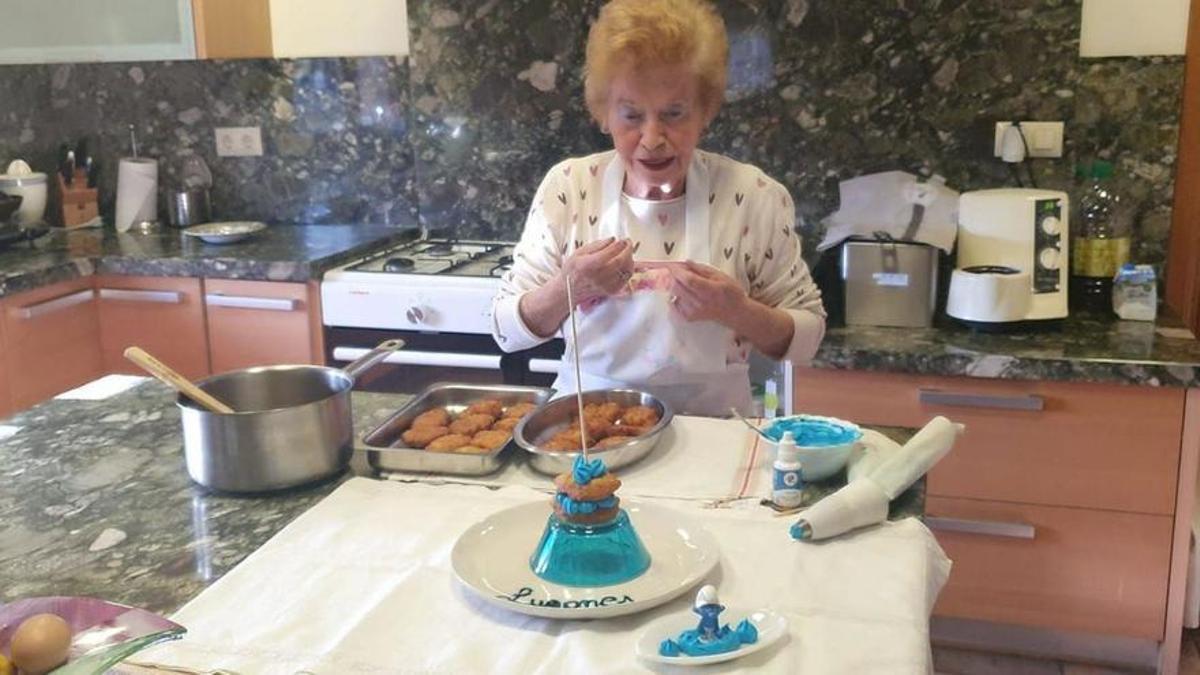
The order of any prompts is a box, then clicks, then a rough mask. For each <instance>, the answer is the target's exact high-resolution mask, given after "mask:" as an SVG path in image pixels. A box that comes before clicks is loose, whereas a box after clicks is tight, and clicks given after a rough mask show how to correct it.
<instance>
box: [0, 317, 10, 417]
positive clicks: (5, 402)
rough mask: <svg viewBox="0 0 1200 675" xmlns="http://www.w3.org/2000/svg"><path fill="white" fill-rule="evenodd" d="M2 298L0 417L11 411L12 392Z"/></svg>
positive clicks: (0, 326)
mask: <svg viewBox="0 0 1200 675" xmlns="http://www.w3.org/2000/svg"><path fill="white" fill-rule="evenodd" d="M3 316H4V299H3V298H0V419H3V418H5V417H8V416H9V415H11V414H12V413H13V404H12V392H10V391H9V389H10V385H9V381H8V380H9V373H8V364H7V363H6V360H7V359H6V358H5V354H6V353H7V352H8V345H7V343H6V342H5V341H4V319H3Z"/></svg>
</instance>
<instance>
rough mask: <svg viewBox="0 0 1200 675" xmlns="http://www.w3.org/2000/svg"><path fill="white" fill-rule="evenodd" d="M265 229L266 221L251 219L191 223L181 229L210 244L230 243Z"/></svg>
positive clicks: (190, 235)
mask: <svg viewBox="0 0 1200 675" xmlns="http://www.w3.org/2000/svg"><path fill="white" fill-rule="evenodd" d="M265 229H267V224H266V223H258V222H253V221H248V220H247V221H230V222H225V223H205V224H203V225H193V226H191V227H189V228H187V229H185V230H184V231H183V233H184V234H186V235H187V236H189V237H198V238H200V239H203V240H204V241H206V242H208V243H210V244H232V243H234V242H237V241H241V240H243V239H245V238H246V237H249V236H250V235H252V234H255V233H257V232H262V231H263V230H265Z"/></svg>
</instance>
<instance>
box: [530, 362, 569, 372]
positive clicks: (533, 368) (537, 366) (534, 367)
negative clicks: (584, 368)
mask: <svg viewBox="0 0 1200 675" xmlns="http://www.w3.org/2000/svg"><path fill="white" fill-rule="evenodd" d="M560 363H562V362H561V361H555V360H553V359H529V371H530V372H533V373H549V374H551V375H553V374H555V373H557V372H558V365H559V364H560Z"/></svg>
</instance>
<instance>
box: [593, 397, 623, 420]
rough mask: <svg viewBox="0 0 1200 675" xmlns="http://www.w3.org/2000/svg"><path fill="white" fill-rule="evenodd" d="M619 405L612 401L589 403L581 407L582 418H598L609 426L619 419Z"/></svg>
mask: <svg viewBox="0 0 1200 675" xmlns="http://www.w3.org/2000/svg"><path fill="white" fill-rule="evenodd" d="M621 412H622V411H621V405H620V404H619V403H616V402H614V401H607V402H605V403H589V404H587V405H585V406H583V415H584V417H599V418H601V419H603V420H605V421H606V422H608V423H609V424H612V423H613V422H616V421H617V420H618V419H620V418H621Z"/></svg>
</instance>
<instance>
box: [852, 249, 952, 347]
mask: <svg viewBox="0 0 1200 675" xmlns="http://www.w3.org/2000/svg"><path fill="white" fill-rule="evenodd" d="M841 263H842V264H841V268H842V280H843V281H844V282H845V287H846V298H845V300H846V324H847V325H851V326H856V325H857V326H904V327H911V328H924V327H928V326H931V325H933V313H934V308H935V307H936V306H937V265H938V249H937V248H935V247H933V246H926V245H925V244H914V243H910V242H901V241H854V240H851V241H847V242H846V243H845V244H844V245H843V246H842V260H841Z"/></svg>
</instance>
